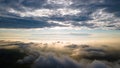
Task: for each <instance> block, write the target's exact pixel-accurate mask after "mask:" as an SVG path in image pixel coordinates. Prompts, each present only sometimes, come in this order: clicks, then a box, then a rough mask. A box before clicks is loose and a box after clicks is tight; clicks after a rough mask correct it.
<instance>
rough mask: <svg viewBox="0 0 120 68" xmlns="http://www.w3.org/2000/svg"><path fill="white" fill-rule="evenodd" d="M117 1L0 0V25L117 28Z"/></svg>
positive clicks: (118, 26)
mask: <svg viewBox="0 0 120 68" xmlns="http://www.w3.org/2000/svg"><path fill="white" fill-rule="evenodd" d="M119 4H120V1H119V0H99V1H96V0H85V1H84V0H35V1H34V0H10V1H9V0H1V1H0V28H45V27H61V26H62V27H72V28H90V29H117V30H119V28H120V23H119V22H120V15H119V14H120V8H119V7H118V6H119ZM31 21H32V22H31ZM28 22H29V23H28ZM34 22H35V23H34ZM36 22H37V23H36ZM59 22H61V23H59ZM18 25H19V26H18Z"/></svg>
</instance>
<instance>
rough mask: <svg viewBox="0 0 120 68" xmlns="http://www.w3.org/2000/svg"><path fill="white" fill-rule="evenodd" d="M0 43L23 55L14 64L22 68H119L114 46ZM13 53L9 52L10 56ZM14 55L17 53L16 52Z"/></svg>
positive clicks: (119, 63) (118, 59)
mask: <svg viewBox="0 0 120 68" xmlns="http://www.w3.org/2000/svg"><path fill="white" fill-rule="evenodd" d="M0 43H1V44H0V46H1V45H3V46H4V48H7V47H10V46H17V47H18V49H19V50H20V52H21V53H25V56H23V57H22V58H18V59H17V61H16V62H14V63H15V64H16V63H17V64H20V67H22V65H25V66H26V65H28V64H29V66H31V68H50V67H52V68H119V67H120V54H119V52H120V48H118V46H114V45H113V46H109V45H101V46H92V45H79V44H70V45H69V44H64V43H60V42H59V43H57V42H54V43H52V44H50V43H24V42H20V41H14V42H13V41H0ZM59 44H60V45H61V47H60V46H58V45H59ZM56 45H57V47H56ZM64 45H65V46H64ZM3 46H1V47H3ZM1 47H0V48H1ZM60 48H62V50H60ZM55 49H56V50H55ZM8 50H9V49H8ZM11 50H12V49H11ZM56 52H57V53H56ZM2 53H3V52H2V50H1V52H0V54H2ZM13 53H14V52H13ZM13 53H12V52H10V54H13ZM71 53H72V54H71ZM15 54H18V53H17V52H16V53H15ZM73 54H74V55H73ZM78 54H79V55H78ZM71 55H72V56H71ZM73 56H74V57H75V56H76V57H77V58H74V57H73ZM4 61H6V59H4ZM0 62H1V60H0Z"/></svg>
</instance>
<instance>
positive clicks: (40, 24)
mask: <svg viewBox="0 0 120 68" xmlns="http://www.w3.org/2000/svg"><path fill="white" fill-rule="evenodd" d="M0 20H1V21H0V28H45V27H53V26H64V25H61V24H58V23H48V22H45V21H36V20H32V19H19V18H11V17H0Z"/></svg>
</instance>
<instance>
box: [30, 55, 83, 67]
mask: <svg viewBox="0 0 120 68" xmlns="http://www.w3.org/2000/svg"><path fill="white" fill-rule="evenodd" d="M32 68H81V67H80V65H79V64H78V63H76V62H75V61H73V60H72V59H69V58H68V57H63V58H60V57H55V56H54V55H48V56H47V57H42V56H41V57H39V58H38V59H37V60H36V61H35V62H34V64H33V65H32Z"/></svg>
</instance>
